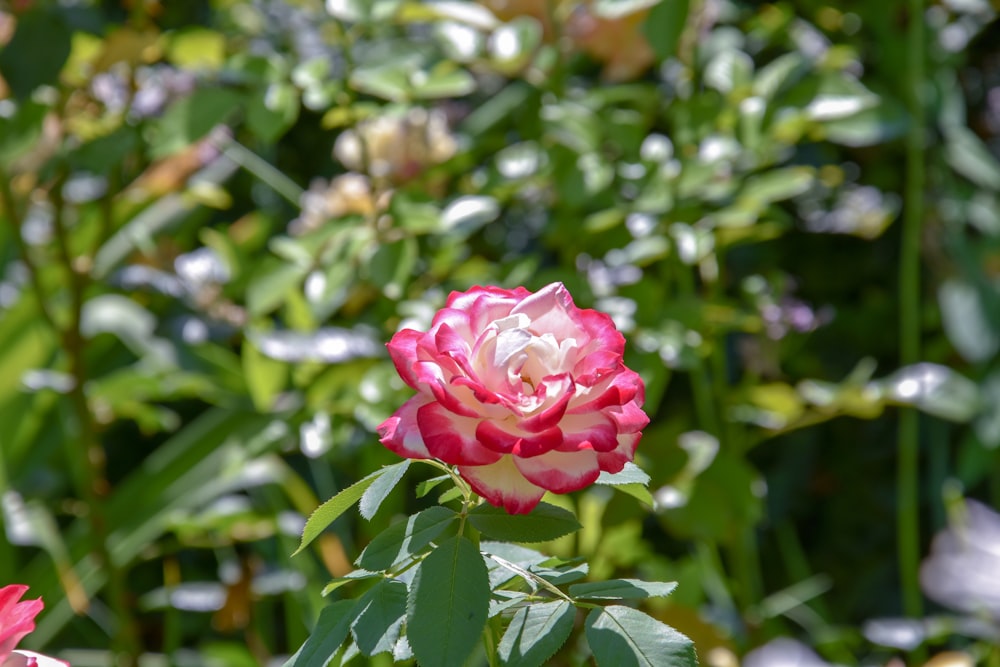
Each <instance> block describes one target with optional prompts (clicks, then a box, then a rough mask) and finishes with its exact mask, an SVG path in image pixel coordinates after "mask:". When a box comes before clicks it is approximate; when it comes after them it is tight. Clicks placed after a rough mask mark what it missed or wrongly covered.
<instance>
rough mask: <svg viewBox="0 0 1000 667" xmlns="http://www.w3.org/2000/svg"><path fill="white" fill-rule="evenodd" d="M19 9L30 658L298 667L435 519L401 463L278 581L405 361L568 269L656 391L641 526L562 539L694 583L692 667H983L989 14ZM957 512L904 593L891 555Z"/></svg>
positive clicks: (992, 7)
mask: <svg viewBox="0 0 1000 667" xmlns="http://www.w3.org/2000/svg"><path fill="white" fill-rule="evenodd" d="M0 7H2V10H0V76H2V79H0V203H2V209H0V218H2V220H0V222H2V224H0V489H2V491H3V493H2V513H0V521H2V526H3V530H2V533H0V534H2V535H3V539H0V583H9V582H19V583H25V584H29V585H30V586H31V590H32V593H33V594H34V595H41V596H43V597H44V599H45V602H46V607H47V610H46V612H45V614H44V615H43V617H42V618H41V621H40V623H39V626H38V629H37V631H36V632H35V633H34V634H32V635H31V636H30V640H29V643H30V644H32V645H33V646H36V647H37V646H41V645H47V646H48V650H49V652H51V653H59V654H60V655H62V656H63V657H65V658H67V659H70V660H72V661H73V664H74V665H78V666H84V665H100V664H109V662H108V661H109V654H108V652H109V651H112V652H115V653H117V654H118V656H119V664H136V663H137V662H141V663H142V664H144V665H145V664H148V665H161V664H177V665H225V666H239V665H256V664H281V662H282V661H283V659H284V656H287V655H288V654H290V653H291V652H293V651H294V650H295V649H296V648H297V647H298V646H299V645H300V644H301V642H302V641H303V639H304V638H305V636H306V635H307V633H308V632H309V630H310V629H311V627H312V624H313V623H314V622H315V619H316V617H317V614H318V610H319V609H320V608H321V606H322V605H323V604H324V599H323V598H322V597H321V595H320V591H321V590H322V588H323V586H324V585H325V584H326V583H327V582H328V580H329V579H330V578H331V577H333V576H341V575H344V574H345V573H347V572H349V571H350V570H351V569H352V567H353V566H352V561H353V560H354V559H355V558H356V557H357V555H358V554H359V552H360V550H361V549H362V548H363V547H364V545H365V544H366V543H367V541H368V540H369V539H370V538H371V536H372V535H374V534H375V533H377V532H378V531H379V530H380V529H381V528H383V527H384V526H385V525H386V524H387V523H388V522H390V521H392V519H393V515H394V514H395V515H396V516H397V517H398V516H399V515H400V514H402V513H404V512H411V511H413V510H414V509H417V508H418V507H420V506H423V505H421V503H423V504H424V505H426V504H427V503H431V502H433V501H434V499H433V494H431V496H432V497H429V498H423V499H420V500H415V499H414V494H413V488H414V485H415V484H416V483H417V482H419V481H420V478H418V477H416V476H414V477H413V479H409V478H408V484H406V485H404V486H406V487H407V488H406V489H400V490H397V491H396V492H394V494H393V496H392V498H391V500H390V503H391V504H392V511H389V512H383V513H382V514H383V515H384V516H379V517H376V519H375V520H374V521H373V522H372V523H367V522H364V521H362V520H360V519H356V518H353V519H352V518H350V517H345V518H344V519H341V520H340V521H339V522H338V523H337V524H336V530H334V531H332V532H330V533H328V534H327V535H325V536H324V537H323V539H322V540H320V541H319V542H318V547H317V548H315V549H314V550H312V551H311V552H310V553H306V554H303V555H301V556H299V557H296V558H295V559H292V558H290V556H289V554H291V552H292V551H293V550H294V548H295V545H296V543H297V539H298V535H299V533H300V531H301V528H302V525H303V522H304V517H305V516H306V515H308V513H309V512H310V511H311V510H312V509H313V508H314V507H315V506H316V505H317V504H318V503H319V502H320V501H322V500H325V499H326V498H328V497H330V496H331V495H333V494H334V493H335V492H336V491H337V490H339V489H341V488H343V487H344V486H346V485H348V484H350V483H351V482H353V481H355V480H357V479H359V478H360V477H362V476H364V475H365V474H367V473H368V472H371V471H372V470H373V469H375V468H376V467H378V466H380V465H384V464H387V463H391V462H393V460H394V456H393V455H392V454H391V453H390V452H388V451H385V450H384V449H383V448H382V447H381V446H379V445H378V444H377V440H376V436H375V434H374V428H375V426H376V425H377V424H378V423H379V422H380V421H381V420H383V419H384V418H385V417H387V416H388V415H389V414H391V413H392V411H393V410H394V409H395V407H397V406H398V405H399V404H400V403H401V402H402V401H403V400H405V398H406V397H407V395H408V393H407V390H406V389H405V387H404V386H403V385H402V383H401V382H400V381H399V380H398V378H397V377H396V375H395V372H394V370H393V369H392V365H391V363H390V362H389V360H388V358H387V356H386V354H385V352H384V347H383V343H384V341H386V340H388V339H389V337H390V336H391V335H392V333H393V332H394V331H396V330H397V329H398V328H400V327H404V326H409V327H413V328H423V327H426V326H427V324H428V323H429V321H430V317H431V316H432V314H433V312H434V311H435V310H436V308H438V307H439V306H440V305H441V304H442V303H443V300H444V298H445V296H446V295H447V293H448V292H449V291H450V290H452V289H459V290H464V289H466V288H467V287H469V286H470V285H474V284H500V285H504V286H516V285H525V286H527V287H528V288H530V289H537V288H538V287H540V286H542V285H544V284H546V283H548V282H551V281H556V280H559V281H563V282H564V283H566V285H567V286H568V287H569V289H570V291H571V292H572V293H573V295H574V296H575V298H576V300H577V303H578V304H580V305H581V306H585V307H594V308H598V309H601V310H604V311H606V312H609V313H611V314H612V315H613V317H614V318H615V321H616V322H617V324H618V326H619V327H620V328H621V329H622V331H623V332H624V333H625V335H626V337H627V339H628V341H629V350H628V362H629V365H630V366H632V367H633V368H635V369H637V370H638V371H639V372H640V373H641V374H642V376H643V377H644V379H645V380H646V383H647V401H646V411H647V412H648V413H649V415H650V417H651V418H652V423H651V424H650V426H649V428H648V429H647V430H646V433H645V436H644V439H643V442H642V444H641V446H640V450H639V459H638V462H639V463H640V465H641V466H642V467H643V468H644V469H646V470H647V471H648V472H649V473H650V475H651V476H652V480H653V483H652V488H651V490H652V492H653V493H652V500H653V506H651V507H647V506H644V505H642V504H640V503H638V502H636V500H635V499H633V498H629V497H627V496H625V495H621V494H618V495H613V496H610V495H606V493H605V491H606V490H604V489H593V490H590V491H587V492H582V493H577V494H573V495H572V496H569V497H561V498H558V499H556V502H560V503H562V504H564V505H566V506H568V507H571V508H573V509H574V510H575V511H576V512H577V513H578V514H579V515H580V516H581V519H582V520H583V522H584V524H585V528H584V530H583V531H582V532H581V533H580V534H579V536H578V537H574V538H569V539H564V540H561V541H556V542H554V543H552V544H549V545H547V548H548V549H549V550H550V552H551V553H553V554H555V555H558V556H563V557H571V556H575V555H579V556H583V557H585V558H586V559H587V560H588V562H589V564H590V573H591V576H592V577H594V578H603V577H609V576H612V575H616V576H630V575H638V576H641V577H643V578H658V579H663V580H678V581H679V582H680V587H679V588H678V590H677V592H676V593H675V594H674V595H673V597H672V598H670V599H669V600H667V601H659V602H657V603H656V604H654V603H653V602H651V603H650V605H651V606H650V607H649V609H647V611H650V613H653V614H654V615H656V616H658V617H660V618H662V619H663V620H664V621H666V622H667V623H669V624H671V625H673V626H675V627H677V628H678V629H680V630H682V631H683V632H686V633H687V634H689V635H690V636H691V637H692V638H693V639H694V640H695V642H696V645H697V647H698V650H699V654H700V657H701V660H702V663H703V664H707V665H715V666H718V667H729V666H731V665H738V664H745V665H751V664H753V665H758V666H759V665H774V664H777V663H778V661H779V658H780V659H785V660H790V659H792V658H791V657H792V656H798V658H797V659H800V660H801V661H802V662H799V663H796V664H809V665H814V664H815V665H823V664H828V663H838V664H845V665H849V664H866V665H889V664H895V665H899V664H903V663H902V662H899V661H900V660H906V661H907V663H908V664H925V662H926V661H928V660H930V662H926V664H928V665H930V664H935V665H945V664H948V665H972V664H991V665H998V664H1000V652H998V649H997V648H995V644H996V643H997V639H998V636H1000V626H998V619H1000V611H998V609H1000V575H998V574H997V573H998V572H1000V563H998V557H997V555H996V554H997V553H998V550H997V545H998V544H1000V527H998V525H1000V522H998V520H997V519H996V516H995V515H994V514H992V511H991V510H990V509H989V506H994V507H996V506H998V505H1000V469H998V465H1000V456H998V453H997V446H998V445H1000V364H998V362H997V350H998V346H1000V289H998V278H1000V200H998V197H1000V162H998V156H1000V74H998V73H1000V24H998V22H997V20H996V16H997V11H998V6H997V4H996V3H991V2H989V1H988V0H940V1H934V2H930V3H924V2H920V1H919V0H917V1H911V2H909V3H903V2H899V1H897V2H888V3H863V2H855V1H850V2H840V3H830V2H821V1H819V0H794V1H793V0H779V1H777V2H772V3H750V2H738V1H735V0H590V1H589V2H575V1H571V0H548V1H546V2H543V1H542V0H537V1H536V0H483V1H482V2H473V1H463V0H455V1H448V2H446V1H440V2H417V1H413V0H327V1H326V2H325V3H323V2H320V0H193V1H191V2H183V3H181V2H161V1H157V0H126V1H122V2H118V1H112V0H102V1H98V0H7V2H6V3H0ZM914 174H916V176H914ZM904 216H905V217H906V220H907V222H906V223H904V222H901V220H903V218H904ZM908 225H909V226H908ZM907 230H909V231H907ZM908 244H909V245H908ZM907 253H910V254H909V255H908V254H907ZM915 253H919V255H918V254H915ZM908 257H909V258H910V259H913V260H919V266H917V265H916V264H914V265H913V266H914V267H917V268H918V270H917V271H909V272H908V271H907V270H906V269H905V268H903V267H905V266H908V264H907V262H908V261H910V260H909V259H907V258H908ZM907 313H909V315H908V314H907ZM913 409H916V410H918V411H919V416H917V413H916V412H914V411H913ZM901 415H902V418H903V419H904V420H905V419H906V417H905V415H911V417H912V418H913V419H914V421H913V422H912V423H913V425H914V428H913V430H912V431H909V430H906V429H905V428H904V429H903V430H902V431H900V424H901V422H900V419H901ZM907 442H908V443H909V445H907V444H906V443H907ZM907 446H909V447H916V448H917V451H916V452H915V453H916V454H917V455H918V463H919V467H918V468H917V472H918V474H919V478H917V479H916V480H915V483H916V486H915V489H914V491H915V492H916V498H917V500H916V505H914V506H910V507H908V506H907V503H906V501H905V499H904V500H902V501H901V500H900V498H901V497H903V498H905V493H906V491H905V489H906V486H905V484H906V483H907V482H906V474H907V473H906V472H905V468H906V464H905V461H904V463H903V466H902V467H900V468H897V454H898V451H897V450H899V451H902V448H905V447H907ZM900 484H903V485H904V486H903V487H902V488H903V496H900V495H899V494H898V493H897V488H898V487H899V485H900ZM640 495H641V494H640ZM965 497H976V498H979V499H980V500H982V501H983V503H984V504H983V505H976V504H972V503H969V504H968V505H966V504H965V503H964V501H963V498H965ZM907 517H909V519H913V520H914V521H915V522H916V525H918V526H919V533H918V536H917V542H916V543H914V545H913V546H914V549H910V551H912V553H909V554H908V555H907V553H901V552H905V551H907V549H908V547H907V545H906V542H905V539H904V541H903V542H902V543H897V532H896V530H897V529H896V526H897V523H899V522H902V523H903V524H905V522H906V521H907V520H909V519H908V518H907ZM963 522H965V523H963ZM949 525H950V526H951V528H950V531H951V532H949V533H946V534H944V536H943V537H941V538H939V539H938V540H937V541H935V542H934V546H933V554H934V556H933V557H931V558H930V560H928V561H927V563H925V566H924V569H923V577H922V580H923V589H924V590H923V593H926V596H928V597H927V598H923V595H922V591H921V590H919V589H918V588H917V580H916V578H915V573H914V572H911V573H909V575H908V574H907V572H906V566H905V565H904V566H903V572H902V579H901V572H900V566H899V563H901V562H903V563H905V562H906V559H907V558H910V559H911V561H912V562H913V563H916V559H918V558H919V559H924V558H928V557H929V555H930V554H931V553H932V545H931V538H932V536H933V535H934V534H935V533H937V532H940V531H943V530H945V529H946V527H947V526H949ZM963 526H966V529H963V528H962V527H963ZM967 534H975V535H978V536H979V542H977V545H978V547H976V545H971V546H970V545H969V544H966V542H965V541H963V540H964V538H962V536H963V535H967ZM949 535H950V536H951V537H948V536H949ZM956 536H957V537H956ZM956 544H957V546H956ZM974 547H976V548H981V550H980V551H975V549H974ZM970 549H971V550H973V551H974V553H973V555H977V554H978V557H975V558H973V557H971V556H970V557H969V559H967V560H961V559H959V560H958V561H956V560H955V558H958V556H961V555H963V554H964V555H969V553H971V552H970V551H969V550H970ZM956 554H957V555H956ZM952 556H954V557H955V558H951V557H952ZM949 558H951V560H949ZM935 559H936V560H935ZM956 563H958V564H957V565H956ZM345 590H346V592H345ZM956 591H959V593H958V594H956ZM356 592H357V591H353V592H352V591H351V590H350V587H348V588H347V589H339V590H338V591H337V592H335V593H334V597H336V596H337V595H342V594H352V593H356ZM956 595H957V597H956ZM907 596H909V598H910V600H911V603H910V604H909V605H907V604H906V603H905V600H906V599H907ZM922 598H923V599H922ZM970 600H971V601H970ZM904 613H905V615H907V616H908V618H907V619H904V618H903V615H904ZM776 638H784V639H781V640H779V641H771V640H774V639H776ZM789 638H794V639H795V641H796V642H799V643H795V642H793V641H791V640H790V639H789ZM768 642H771V643H768ZM765 645H766V646H765ZM757 647H763V648H757ZM754 649H756V650H754ZM585 651H586V649H585V647H583V646H582V645H575V644H572V643H571V645H570V646H569V648H567V649H566V650H564V651H563V652H562V654H560V655H559V656H557V658H556V659H554V661H553V664H567V665H569V664H580V663H582V662H586V660H587V656H586V654H585ZM751 651H753V652H751ZM748 652H749V655H747V654H748ZM743 656H746V658H745V659H744V657H743ZM776 656H777V657H776ZM354 662H355V664H362V663H364V664H376V665H380V664H381V665H385V664H391V660H390V658H389V657H388V655H382V656H377V657H374V658H370V659H368V658H364V657H360V658H357V659H355V661H354Z"/></svg>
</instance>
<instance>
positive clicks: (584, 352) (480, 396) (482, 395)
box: [378, 283, 649, 514]
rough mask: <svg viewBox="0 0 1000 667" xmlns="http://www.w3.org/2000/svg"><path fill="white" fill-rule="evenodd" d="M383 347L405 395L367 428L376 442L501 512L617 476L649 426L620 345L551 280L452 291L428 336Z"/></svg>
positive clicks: (604, 323) (607, 325)
mask: <svg viewBox="0 0 1000 667" xmlns="http://www.w3.org/2000/svg"><path fill="white" fill-rule="evenodd" d="M388 348H389V354H390V355H391V357H392V360H393V362H394V363H395V365H396V370H397V371H398V372H399V374H400V376H401V377H402V378H403V380H404V381H405V382H406V384H408V385H410V386H411V387H413V388H414V389H416V390H417V395H416V396H414V397H413V398H411V399H410V400H408V401H407V402H406V403H404V404H403V405H402V407H400V408H399V410H397V411H396V413H395V414H394V415H393V416H392V417H390V418H389V419H387V420H385V422H383V423H382V424H381V425H380V426H379V428H378V432H379V436H380V440H381V442H382V443H383V444H384V445H385V446H386V447H388V448H389V449H391V450H392V451H394V452H396V453H397V454H399V455H401V456H405V457H408V458H417V459H429V458H436V459H439V460H441V461H443V462H445V463H448V464H451V465H455V466H457V467H458V472H459V474H460V475H461V476H462V477H463V478H464V479H465V480H466V481H467V482H468V483H469V485H470V486H471V487H472V488H473V490H475V491H476V493H478V494H479V495H481V496H482V497H484V498H485V499H486V500H487V501H489V502H490V503H491V504H493V505H496V506H498V507H503V508H505V509H506V510H507V511H508V512H510V513H512V514H521V513H526V512H530V511H531V510H532V509H533V508H534V507H535V506H536V505H537V504H538V502H539V500H541V498H542V496H543V495H544V494H545V492H546V491H552V492H554V493H568V492H570V491H575V490H577V489H581V488H583V487H585V486H588V485H590V484H592V483H593V482H594V481H595V480H596V479H597V477H598V475H600V473H601V471H605V472H609V473H615V472H619V471H621V469H622V468H623V467H624V465H625V463H626V462H629V461H631V460H632V458H633V456H634V454H635V449H636V445H638V443H639V438H640V437H641V433H640V431H641V430H642V428H643V427H644V426H646V424H647V423H649V418H648V417H647V416H646V415H645V413H643V411H642V410H641V406H642V403H643V399H644V390H645V388H644V386H643V383H642V379H641V378H640V377H639V375H638V374H637V373H635V372H634V371H632V370H629V369H628V368H626V367H625V364H624V363H623V362H622V353H623V352H624V349H625V339H624V338H623V337H622V335H621V333H620V332H619V331H618V330H617V329H616V328H615V325H614V323H613V322H612V321H611V318H610V317H608V316H607V315H605V314H604V313H600V312H597V311H595V310H588V309H581V308H577V307H576V305H575V304H574V303H573V298H572V297H571V296H570V294H569V292H568V291H567V290H566V288H565V287H564V286H563V285H562V284H561V283H553V284H551V285H548V286H546V287H544V288H542V289H541V290H539V291H538V292H535V293H531V292H529V291H528V290H527V289H525V288H523V287H518V288H516V289H513V290H506V289H501V288H498V287H473V288H472V289H470V290H469V291H468V292H452V293H451V295H450V296H449V297H448V301H447V304H446V306H445V307H444V308H443V309H441V310H440V311H438V313H437V314H436V315H435V316H434V319H433V322H432V323H431V328H430V331H427V332H426V333H425V332H420V331H414V330H412V329H404V330H402V331H400V332H399V333H397V334H396V335H395V336H393V338H392V340H391V341H390V342H389V345H388Z"/></svg>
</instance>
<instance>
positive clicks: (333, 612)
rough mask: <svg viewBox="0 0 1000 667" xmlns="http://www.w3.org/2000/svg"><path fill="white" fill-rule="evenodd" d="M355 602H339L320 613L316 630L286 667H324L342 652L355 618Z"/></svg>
mask: <svg viewBox="0 0 1000 667" xmlns="http://www.w3.org/2000/svg"><path fill="white" fill-rule="evenodd" d="M354 607H355V601H354V600H338V601H336V602H334V603H333V604H331V605H328V606H326V607H324V608H323V611H321V612H320V613H319V620H318V621H317V622H316V628H315V629H314V630H313V631H312V634H310V635H309V638H308V639H306V641H305V643H303V644H302V647H301V648H299V650H298V651H296V652H295V655H293V656H292V657H291V658H289V659H288V662H286V663H285V665H284V667H322V665H325V664H326V663H327V662H329V660H330V657H331V656H332V655H333V654H334V653H336V652H337V651H338V650H340V646H341V644H343V643H344V640H345V639H347V634H348V632H349V631H350V628H351V622H352V621H353V620H354V617H355V611H354Z"/></svg>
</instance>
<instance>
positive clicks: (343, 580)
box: [320, 570, 382, 597]
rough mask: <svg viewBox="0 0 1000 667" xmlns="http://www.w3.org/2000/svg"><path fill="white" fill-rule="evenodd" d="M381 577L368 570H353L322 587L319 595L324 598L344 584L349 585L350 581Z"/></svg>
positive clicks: (379, 574)
mask: <svg viewBox="0 0 1000 667" xmlns="http://www.w3.org/2000/svg"><path fill="white" fill-rule="evenodd" d="M381 576H382V573H381V572H370V571H368V570H354V572H350V573H348V574H345V575H344V576H343V577H337V578H336V579H334V580H333V581H331V582H330V583H328V584H327V585H326V586H324V587H323V591H322V592H321V593H320V595H323V596H324V597H325V596H327V595H329V594H330V593H332V592H333V591H335V590H337V589H338V588H340V587H341V586H343V585H344V584H349V583H351V582H352V581H358V580H360V579H372V578H374V577H381Z"/></svg>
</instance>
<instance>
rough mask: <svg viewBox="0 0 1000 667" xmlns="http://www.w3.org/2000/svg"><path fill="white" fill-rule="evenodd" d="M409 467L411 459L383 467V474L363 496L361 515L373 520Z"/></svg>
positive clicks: (360, 508) (360, 506)
mask: <svg viewBox="0 0 1000 667" xmlns="http://www.w3.org/2000/svg"><path fill="white" fill-rule="evenodd" d="M409 467H410V459H403V460H402V461H400V462H399V463H396V464H395V465H391V466H389V467H387V468H384V469H383V471H382V475H380V476H379V478H378V479H376V480H375V482H374V483H373V484H372V485H371V486H370V487H368V489H367V490H366V491H365V492H364V494H363V495H362V496H361V503H360V504H359V507H358V510H359V511H360V513H361V516H363V517H364V518H365V519H368V520H369V521H371V519H372V517H374V516H375V513H376V512H378V508H379V507H381V506H382V502H383V501H384V500H385V499H386V497H387V496H388V495H389V494H390V493H391V492H392V490H393V489H394V488H396V485H397V484H399V480H401V479H403V475H404V474H405V473H406V471H407V469H408V468H409Z"/></svg>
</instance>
